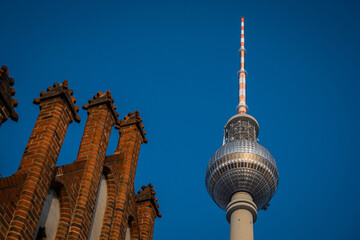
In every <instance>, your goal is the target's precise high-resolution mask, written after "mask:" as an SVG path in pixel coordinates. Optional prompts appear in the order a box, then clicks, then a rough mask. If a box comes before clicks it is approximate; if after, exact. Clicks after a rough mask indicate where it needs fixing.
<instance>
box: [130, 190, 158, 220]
mask: <svg viewBox="0 0 360 240" xmlns="http://www.w3.org/2000/svg"><path fill="white" fill-rule="evenodd" d="M141 189H142V190H139V191H138V195H135V201H136V202H144V201H150V202H151V203H152V204H153V206H154V209H155V211H156V216H158V217H161V216H162V215H161V213H160V211H159V204H158V203H157V201H158V198H157V197H155V194H156V192H155V191H154V187H153V185H152V184H151V183H149V185H147V186H145V185H143V186H142V187H141Z"/></svg>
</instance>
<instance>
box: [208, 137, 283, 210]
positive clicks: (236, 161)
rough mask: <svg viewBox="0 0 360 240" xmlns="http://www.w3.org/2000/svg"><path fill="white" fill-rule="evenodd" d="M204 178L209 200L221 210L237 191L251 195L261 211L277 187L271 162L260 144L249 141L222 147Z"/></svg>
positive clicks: (269, 156) (270, 157) (275, 174)
mask: <svg viewBox="0 0 360 240" xmlns="http://www.w3.org/2000/svg"><path fill="white" fill-rule="evenodd" d="M205 178H206V187H207V190H208V192H209V194H210V196H211V197H212V198H213V200H214V201H215V203H216V204H217V205H218V206H219V207H220V208H222V209H224V210H225V209H226V206H227V204H229V202H230V199H231V196H232V195H233V194H234V193H236V192H239V191H244V192H248V193H250V194H251V195H252V197H253V199H254V202H255V204H256V205H257V208H258V209H262V208H264V207H266V205H267V204H268V202H269V201H270V199H271V198H272V196H273V195H274V193H275V191H276V189H277V185H278V171H277V168H276V163H275V160H274V158H273V157H272V156H271V154H270V153H269V152H268V151H267V150H266V149H265V148H264V147H262V146H261V145H260V144H258V143H256V142H252V141H248V140H238V141H233V142H229V143H227V144H225V145H224V146H222V147H221V148H220V149H219V150H218V151H217V152H216V153H215V154H214V156H213V157H212V158H211V160H210V162H209V165H208V170H207V173H206V177H205Z"/></svg>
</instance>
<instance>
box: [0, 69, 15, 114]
mask: <svg viewBox="0 0 360 240" xmlns="http://www.w3.org/2000/svg"><path fill="white" fill-rule="evenodd" d="M14 82H15V80H14V79H13V78H10V77H9V71H8V68H7V67H6V66H2V67H1V69H0V99H1V100H2V102H3V103H4V106H5V107H6V109H7V111H8V112H9V115H10V118H11V119H12V120H14V121H17V120H18V119H19V115H18V114H17V113H16V112H15V109H14V108H15V107H16V106H17V105H18V101H17V100H16V99H13V98H12V97H11V96H14V95H15V92H16V91H15V88H11V86H14Z"/></svg>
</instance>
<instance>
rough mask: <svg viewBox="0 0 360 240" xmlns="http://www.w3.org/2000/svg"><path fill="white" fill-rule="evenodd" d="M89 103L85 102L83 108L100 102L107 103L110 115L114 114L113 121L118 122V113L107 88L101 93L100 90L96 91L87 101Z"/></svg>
mask: <svg viewBox="0 0 360 240" xmlns="http://www.w3.org/2000/svg"><path fill="white" fill-rule="evenodd" d="M88 103H89V104H85V105H84V106H83V109H85V110H87V109H89V108H91V107H94V106H97V105H101V104H107V105H108V106H109V108H110V111H111V113H112V115H113V116H114V119H115V122H118V121H119V120H118V116H119V113H118V112H116V111H115V110H116V105H114V104H113V103H114V99H113V98H112V97H111V92H110V91H109V90H107V91H106V92H104V93H102V92H100V91H99V92H97V93H96V95H94V97H93V98H90V99H89V101H88Z"/></svg>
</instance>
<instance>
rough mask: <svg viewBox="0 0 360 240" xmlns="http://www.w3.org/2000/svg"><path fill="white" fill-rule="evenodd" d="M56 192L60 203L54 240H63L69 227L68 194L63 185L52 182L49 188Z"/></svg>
mask: <svg viewBox="0 0 360 240" xmlns="http://www.w3.org/2000/svg"><path fill="white" fill-rule="evenodd" d="M50 188H53V189H55V190H56V191H57V193H58V198H59V202H60V218H59V224H58V227H57V231H56V239H64V238H65V237H66V235H67V231H68V229H69V225H70V217H71V216H70V199H69V193H68V191H67V189H66V187H65V185H64V184H63V183H61V182H60V181H53V182H52V183H51V187H50Z"/></svg>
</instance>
